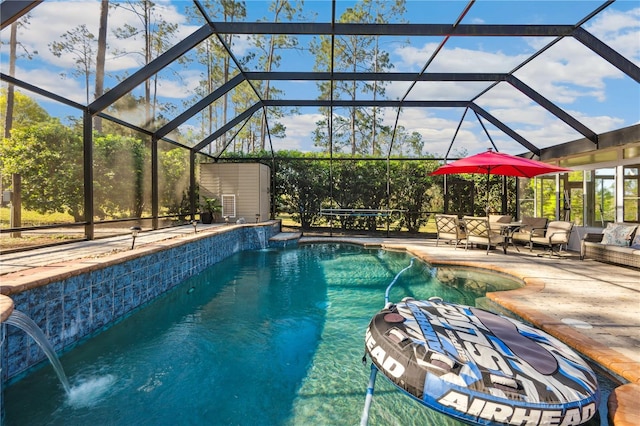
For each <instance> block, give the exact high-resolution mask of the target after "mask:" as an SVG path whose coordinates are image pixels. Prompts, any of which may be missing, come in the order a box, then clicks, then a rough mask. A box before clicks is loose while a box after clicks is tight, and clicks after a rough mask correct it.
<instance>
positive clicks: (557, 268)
mask: <svg viewBox="0 0 640 426" xmlns="http://www.w3.org/2000/svg"><path fill="white" fill-rule="evenodd" d="M231 226H233V225H231ZM222 227H225V225H200V224H199V225H198V234H201V233H215V232H218V231H222V229H223V228H222ZM193 237H195V235H194V232H193V228H192V227H191V226H190V225H187V226H182V227H177V228H170V229H163V230H157V231H150V232H145V233H142V234H141V235H140V236H139V237H138V238H137V239H136V248H139V247H144V246H147V247H148V248H149V247H153V246H155V245H162V244H163V242H164V241H165V240H171V239H175V238H180V239H189V238H193ZM313 242H348V243H353V244H359V245H363V246H367V247H383V248H386V249H391V250H406V251H408V252H409V253H411V254H412V255H414V256H416V257H418V258H420V259H423V260H425V261H427V262H429V263H432V264H434V265H461V266H473V267H480V268H485V269H489V270H493V271H497V272H502V273H507V274H510V275H513V276H515V277H517V278H520V279H522V280H523V281H524V282H525V283H526V284H527V285H526V286H525V287H524V288H521V289H518V290H512V291H508V292H499V293H490V294H489V295H488V297H489V298H490V299H491V300H492V301H494V302H495V303H497V304H499V305H501V306H502V307H504V308H505V309H507V310H509V311H511V312H513V313H515V314H516V315H518V316H520V317H521V318H523V319H525V320H526V321H528V322H530V323H532V324H534V325H535V326H537V327H538V328H541V329H543V330H545V331H547V332H548V333H549V334H551V335H554V336H555V337H557V338H559V339H560V340H562V341H564V342H565V343H567V344H568V345H569V346H571V347H573V348H574V349H576V350H577V351H579V352H580V353H582V354H583V355H584V356H586V357H587V358H590V359H591V360H593V361H594V362H596V363H597V364H599V365H601V366H603V367H604V368H605V369H606V370H608V371H610V372H611V373H613V374H614V375H616V376H618V377H620V378H622V379H624V380H626V381H628V382H630V385H624V386H621V387H620V388H618V389H617V390H616V392H615V393H612V395H613V396H614V397H613V398H612V399H613V400H615V401H614V407H612V408H613V409H610V415H611V416H612V417H613V418H614V424H616V425H624V424H629V425H631V424H640V406H638V404H637V402H636V401H637V400H638V397H640V390H639V389H640V271H638V270H635V269H630V268H623V267H618V266H614V265H608V264H604V263H600V262H596V261H593V260H584V261H580V260H579V258H578V255H577V254H576V253H572V252H569V253H563V256H564V258H562V259H558V258H541V257H536V256H535V254H536V253H540V251H534V252H533V254H531V253H530V252H529V250H528V249H526V248H522V247H521V248H520V251H519V252H518V251H516V250H515V249H514V248H513V247H509V251H508V254H506V255H505V254H503V253H502V251H501V250H492V251H491V252H490V253H489V254H488V255H487V254H486V250H484V249H469V250H466V251H465V250H464V248H461V247H458V248H457V249H454V247H453V246H450V245H448V244H442V243H441V244H440V245H439V246H438V247H436V242H435V240H431V239H419V238H398V237H393V238H368V237H337V236H334V237H310V236H309V237H308V236H303V237H302V238H301V239H300V243H301V244H306V243H313ZM130 248H131V236H129V235H123V236H120V237H113V238H105V239H101V240H93V241H82V242H77V243H70V244H65V245H59V246H53V247H48V248H41V249H36V250H30V251H24V252H17V253H7V254H2V255H0V274H1V275H0V287H1V288H3V289H4V288H7V287H10V286H11V285H12V283H14V282H15V283H17V282H22V283H24V282H26V281H29V280H30V279H33V280H37V279H42V278H43V276H46V275H56V274H60V273H62V272H63V271H65V270H67V269H68V268H72V267H74V265H75V266H77V265H78V264H86V263H87V259H88V258H90V262H91V264H95V263H100V262H103V261H104V262H108V261H110V260H111V259H112V258H113V257H118V256H122V255H125V254H127V253H126V252H127V251H129V250H130ZM3 293H5V291H3ZM610 403H611V399H610ZM625 406H626V407H627V408H623V407H625ZM616 407H617V408H616Z"/></svg>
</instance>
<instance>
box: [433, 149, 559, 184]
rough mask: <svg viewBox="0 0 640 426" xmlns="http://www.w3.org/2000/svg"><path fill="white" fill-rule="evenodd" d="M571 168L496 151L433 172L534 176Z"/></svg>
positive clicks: (474, 156)
mask: <svg viewBox="0 0 640 426" xmlns="http://www.w3.org/2000/svg"><path fill="white" fill-rule="evenodd" d="M568 171H571V170H570V169H565V168H564V167H557V166H553V165H551V164H547V163H543V162H541V161H536V160H529V159H527V158H523V157H516V156H514V155H509V154H503V153H502V152H494V151H492V150H491V149H489V150H487V151H486V152H483V153H480V154H476V155H471V156H469V157H465V158H462V159H460V160H457V161H454V162H453V163H449V164H445V165H444V166H441V167H439V168H438V169H436V170H434V171H433V172H431V174H432V175H447V174H453V173H481V174H487V175H503V176H516V177H527V178H532V177H534V176H538V175H544V174H548V173H559V172H568Z"/></svg>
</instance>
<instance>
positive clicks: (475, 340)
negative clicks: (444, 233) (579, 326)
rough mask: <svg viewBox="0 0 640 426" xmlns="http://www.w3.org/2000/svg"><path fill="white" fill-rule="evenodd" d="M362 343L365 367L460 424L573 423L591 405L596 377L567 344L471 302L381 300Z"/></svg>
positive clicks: (587, 414) (585, 416)
mask: <svg viewBox="0 0 640 426" xmlns="http://www.w3.org/2000/svg"><path fill="white" fill-rule="evenodd" d="M365 345H366V353H367V354H368V355H369V357H370V358H371V360H372V362H373V366H372V369H373V370H375V369H377V370H379V371H380V372H382V373H383V374H384V375H385V376H386V377H387V378H388V379H389V380H391V382H393V383H394V384H395V385H396V386H397V387H398V388H400V389H401V390H402V391H404V392H406V393H407V394H409V395H410V396H411V397H413V398H415V399H416V400H418V401H419V402H420V403H422V404H424V405H426V406H427V407H429V408H432V409H434V410H437V411H439V412H441V413H444V414H446V415H448V416H451V417H454V418H456V419H458V420H461V421H463V422H466V423H471V424H479V425H526V426H531V425H580V424H583V423H585V422H587V421H588V420H589V419H591V418H592V417H593V416H594V415H595V414H596V412H597V409H598V403H599V399H600V392H599V389H598V382H597V379H596V375H595V373H594V372H593V370H592V369H591V368H590V367H589V366H588V365H587V363H586V362H585V361H584V360H583V359H582V358H581V357H580V356H579V355H578V354H576V353H575V352H574V351H573V350H572V349H571V348H569V347H568V346H566V345H565V344H564V343H562V342H560V341H559V340H557V339H555V338H554V337H552V336H550V335H548V334H547V333H545V332H543V331H541V330H538V329H535V328H533V327H530V326H528V325H526V324H524V323H522V322H520V321H517V320H514V319H510V318H507V317H503V316H500V315H496V314H493V313H491V312H488V311H485V310H482V309H478V308H475V307H470V306H464V305H457V304H453V303H447V302H444V301H442V300H441V299H439V298H433V299H430V300H414V299H411V298H405V299H403V300H402V302H400V303H397V304H391V303H388V304H387V306H386V307H385V308H384V309H382V310H381V311H379V312H378V313H377V314H376V315H375V316H374V317H373V319H372V320H371V322H370V324H369V327H368V328H367V331H366V337H365ZM374 373H375V371H372V382H373V381H375V374H374ZM372 382H370V393H371V394H372V393H373V384H372ZM368 396H369V395H368Z"/></svg>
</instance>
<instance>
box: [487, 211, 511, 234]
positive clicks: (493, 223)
mask: <svg viewBox="0 0 640 426" xmlns="http://www.w3.org/2000/svg"><path fill="white" fill-rule="evenodd" d="M511 220H512V218H511V215H510V214H490V215H489V228H490V229H491V230H492V231H493V232H498V233H500V232H501V230H502V228H501V227H500V225H498V224H499V223H510V222H511Z"/></svg>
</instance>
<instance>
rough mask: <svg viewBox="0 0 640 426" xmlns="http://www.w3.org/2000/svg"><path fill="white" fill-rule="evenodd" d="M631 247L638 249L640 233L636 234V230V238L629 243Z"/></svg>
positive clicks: (639, 246) (639, 247)
mask: <svg viewBox="0 0 640 426" xmlns="http://www.w3.org/2000/svg"><path fill="white" fill-rule="evenodd" d="M631 247H633V248H634V249H640V232H638V229H637V228H636V236H635V238H634V239H633V241H631Z"/></svg>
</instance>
